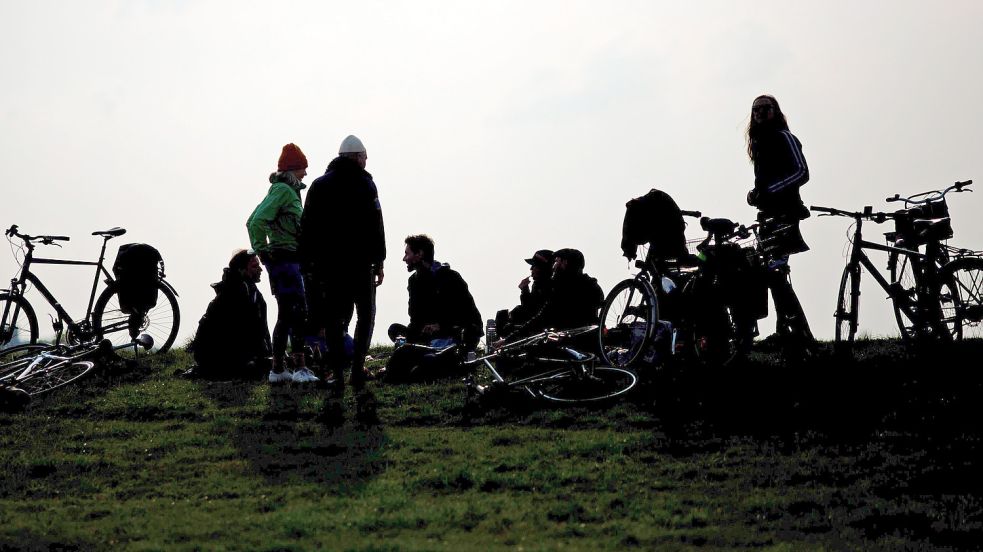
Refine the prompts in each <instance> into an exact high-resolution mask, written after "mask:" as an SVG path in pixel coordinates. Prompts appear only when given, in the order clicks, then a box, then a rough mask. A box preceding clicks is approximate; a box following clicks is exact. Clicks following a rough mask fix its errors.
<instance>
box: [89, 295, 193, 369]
mask: <svg viewBox="0 0 983 552" xmlns="http://www.w3.org/2000/svg"><path fill="white" fill-rule="evenodd" d="M157 291H158V296H157V304H156V305H155V306H154V307H153V308H151V309H150V311H149V312H147V314H146V315H145V316H144V317H143V318H142V319H140V320H138V323H139V327H138V328H137V332H138V333H147V334H150V336H151V337H153V338H154V348H153V350H154V351H155V352H157V353H163V352H165V351H167V350H168V349H170V348H171V345H173V344H174V340H175V339H176V338H177V332H178V328H179V327H180V325H181V311H180V310H178V305H177V297H175V296H174V293H173V292H172V291H171V290H170V288H168V287H167V286H166V285H164V283H163V282H157ZM130 318H131V317H130V315H129V314H126V313H124V312H123V311H122V310H120V306H119V296H118V295H117V292H116V287H115V286H110V287H108V288H106V289H105V290H103V292H102V294H101V295H100V296H99V299H98V300H97V301H96V306H95V308H94V309H93V311H92V329H93V333H95V335H96V339H97V340H98V339H102V338H106V339H108V340H109V341H110V342H112V344H113V346H114V347H115V346H118V345H125V344H127V343H129V342H130V341H132V339H131V337H130V332H129V328H130Z"/></svg>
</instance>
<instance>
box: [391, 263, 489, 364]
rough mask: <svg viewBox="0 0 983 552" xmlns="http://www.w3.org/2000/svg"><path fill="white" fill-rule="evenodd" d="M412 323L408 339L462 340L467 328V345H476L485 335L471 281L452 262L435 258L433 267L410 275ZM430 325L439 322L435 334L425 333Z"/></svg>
mask: <svg viewBox="0 0 983 552" xmlns="http://www.w3.org/2000/svg"><path fill="white" fill-rule="evenodd" d="M406 287H407V291H409V295H410V300H409V315H410V325H409V329H408V333H409V335H407V336H406V337H407V339H409V340H410V341H413V342H423V341H426V340H429V339H437V338H452V339H459V338H460V337H461V331H462V330H463V331H464V336H465V337H464V339H465V344H466V345H469V346H472V347H473V346H474V345H475V344H477V342H478V338H480V337H481V336H482V335H484V334H485V332H484V331H483V330H482V323H481V313H479V312H478V307H477V306H475V304H474V297H472V296H471V292H470V291H469V290H468V284H467V283H466V282H465V281H464V278H462V277H461V275H460V274H458V273H457V271H455V270H453V269H451V267H450V265H448V264H444V263H439V262H437V261H434V262H433V264H432V265H431V266H430V270H426V271H416V272H414V273H413V274H410V277H409V282H408V284H407V286H406ZM428 324H439V325H440V330H439V331H438V332H437V333H436V334H432V335H427V336H424V335H423V334H422V333H421V330H422V329H423V327H424V326H426V325H428Z"/></svg>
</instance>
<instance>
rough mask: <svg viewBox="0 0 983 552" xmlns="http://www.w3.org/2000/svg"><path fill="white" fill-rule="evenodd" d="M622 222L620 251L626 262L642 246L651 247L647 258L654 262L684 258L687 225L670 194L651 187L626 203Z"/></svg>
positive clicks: (633, 256) (632, 257)
mask: <svg viewBox="0 0 983 552" xmlns="http://www.w3.org/2000/svg"><path fill="white" fill-rule="evenodd" d="M625 209H626V210H625V221H624V224H623V225H622V227H621V251H622V252H624V255H625V257H628V258H629V259H634V258H635V249H636V248H637V247H638V246H639V245H642V244H645V243H647V244H649V246H650V247H651V249H650V251H649V255H651V256H654V257H655V258H657V259H672V258H679V257H684V256H685V255H686V254H687V250H686V234H685V230H686V223H685V222H683V214H682V212H680V210H679V206H678V205H676V202H675V201H673V199H672V197H670V196H669V194H667V193H665V192H663V191H661V190H656V189H655V188H653V189H652V190H651V191H649V193H647V194H645V195H643V196H641V197H636V198H634V199H632V200H630V201H628V203H626V204H625Z"/></svg>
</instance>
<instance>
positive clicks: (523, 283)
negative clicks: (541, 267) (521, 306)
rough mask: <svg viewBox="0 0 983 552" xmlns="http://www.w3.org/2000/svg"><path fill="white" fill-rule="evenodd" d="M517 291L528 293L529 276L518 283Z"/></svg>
mask: <svg viewBox="0 0 983 552" xmlns="http://www.w3.org/2000/svg"><path fill="white" fill-rule="evenodd" d="M519 289H521V290H522V291H529V276H526V277H525V278H523V279H522V280H520V281H519Z"/></svg>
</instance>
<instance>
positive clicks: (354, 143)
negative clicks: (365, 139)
mask: <svg viewBox="0 0 983 552" xmlns="http://www.w3.org/2000/svg"><path fill="white" fill-rule="evenodd" d="M338 153H365V146H363V145H362V141H361V140H359V139H358V137H357V136H353V135H349V136H348V138H345V139H344V140H342V141H341V147H340V148H338Z"/></svg>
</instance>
